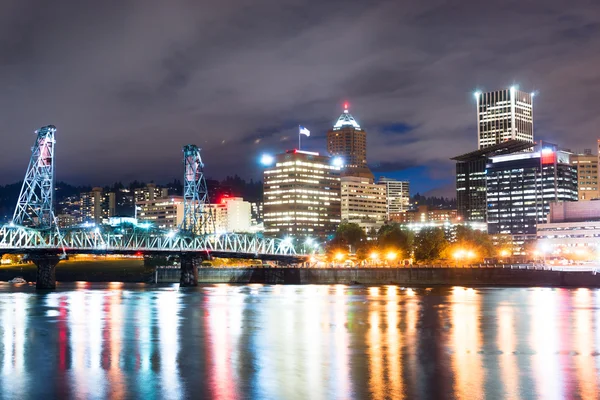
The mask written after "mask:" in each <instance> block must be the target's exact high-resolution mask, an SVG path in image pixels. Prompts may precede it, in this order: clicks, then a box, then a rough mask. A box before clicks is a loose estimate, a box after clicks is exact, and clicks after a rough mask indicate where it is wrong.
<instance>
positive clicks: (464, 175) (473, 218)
mask: <svg viewBox="0 0 600 400" xmlns="http://www.w3.org/2000/svg"><path fill="white" fill-rule="evenodd" d="M530 147H531V143H529V142H526V141H521V140H507V141H506V142H502V143H499V144H497V145H494V146H490V147H486V148H484V149H480V150H476V151H472V152H470V153H466V154H463V155H460V156H457V157H454V158H452V160H454V161H456V203H457V214H458V217H459V218H460V219H461V220H463V221H469V222H482V223H485V222H486V215H487V186H486V175H485V171H486V165H487V164H488V163H489V162H490V160H491V157H494V156H499V155H503V154H512V153H516V152H520V151H523V150H526V149H529V148H530Z"/></svg>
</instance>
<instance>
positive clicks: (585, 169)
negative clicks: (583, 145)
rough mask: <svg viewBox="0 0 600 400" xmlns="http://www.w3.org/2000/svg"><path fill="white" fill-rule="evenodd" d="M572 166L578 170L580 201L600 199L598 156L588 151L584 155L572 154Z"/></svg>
mask: <svg viewBox="0 0 600 400" xmlns="http://www.w3.org/2000/svg"><path fill="white" fill-rule="evenodd" d="M571 164H572V165H573V166H574V167H576V168H577V195H578V198H579V201H587V200H595V199H598V198H600V186H599V185H598V156H597V155H596V154H592V150H591V149H586V150H585V151H584V153H583V154H572V155H571Z"/></svg>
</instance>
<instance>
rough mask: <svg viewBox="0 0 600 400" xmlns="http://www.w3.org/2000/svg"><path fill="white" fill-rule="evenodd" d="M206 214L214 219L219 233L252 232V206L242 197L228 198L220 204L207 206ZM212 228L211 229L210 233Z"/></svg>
mask: <svg viewBox="0 0 600 400" xmlns="http://www.w3.org/2000/svg"><path fill="white" fill-rule="evenodd" d="M205 210H206V212H209V213H210V215H211V216H212V217H213V219H214V225H215V231H216V232H217V233H244V232H250V231H251V227H252V223H251V220H252V211H251V204H250V202H248V201H244V199H242V198H241V197H228V198H223V199H221V202H219V203H213V204H207V205H206V206H205ZM211 230H212V227H211V228H209V232H210V231H211Z"/></svg>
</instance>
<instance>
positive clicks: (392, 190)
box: [378, 176, 410, 220]
mask: <svg viewBox="0 0 600 400" xmlns="http://www.w3.org/2000/svg"><path fill="white" fill-rule="evenodd" d="M378 183H379V184H380V185H383V186H385V197H386V203H387V205H386V212H387V219H388V220H393V219H394V218H395V217H396V216H397V215H398V214H401V213H404V212H406V211H407V210H408V209H409V208H410V183H409V182H408V181H399V180H397V179H391V178H386V177H383V176H382V177H381V178H379V181H378Z"/></svg>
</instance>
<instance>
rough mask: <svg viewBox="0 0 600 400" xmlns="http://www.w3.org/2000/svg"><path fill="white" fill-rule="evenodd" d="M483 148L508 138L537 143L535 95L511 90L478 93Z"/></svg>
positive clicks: (478, 128) (476, 95)
mask: <svg viewBox="0 0 600 400" xmlns="http://www.w3.org/2000/svg"><path fill="white" fill-rule="evenodd" d="M475 99H476V101H477V138H478V145H479V147H478V148H479V149H484V148H486V147H490V146H494V145H496V144H498V143H502V142H504V141H507V140H523V141H526V142H530V143H533V94H532V93H526V92H522V91H520V90H517V88H515V87H514V86H513V87H511V88H510V89H502V90H496V91H494V92H486V93H481V92H476V93H475Z"/></svg>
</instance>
